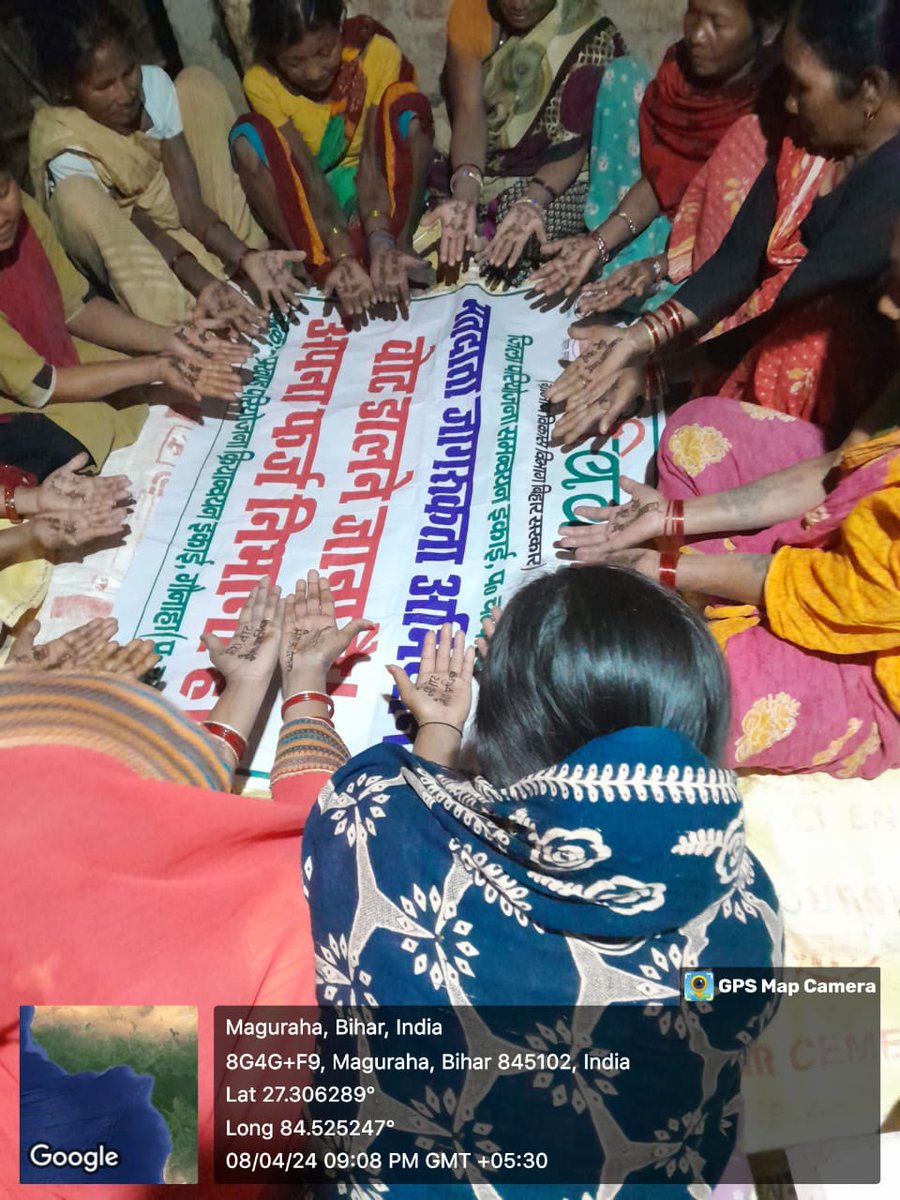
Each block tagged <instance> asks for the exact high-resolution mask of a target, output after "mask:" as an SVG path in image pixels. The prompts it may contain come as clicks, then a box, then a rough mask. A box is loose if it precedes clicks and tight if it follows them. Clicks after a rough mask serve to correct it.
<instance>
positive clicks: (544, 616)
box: [475, 566, 730, 787]
mask: <svg viewBox="0 0 900 1200" xmlns="http://www.w3.org/2000/svg"><path fill="white" fill-rule="evenodd" d="M729 714H730V705H729V686H728V678H727V675H726V671H725V663H724V659H723V657H722V654H721V652H720V650H719V648H718V646H717V645H716V643H715V641H714V640H713V638H712V635H711V634H710V633H709V631H708V630H707V628H706V626H705V625H704V623H703V621H702V620H701V619H700V617H698V616H697V614H696V613H694V612H693V610H692V609H690V608H689V607H688V605H687V604H685V603H684V601H683V600H681V599H680V597H678V596H676V595H674V594H673V593H672V592H668V591H665V590H664V589H663V588H661V587H660V586H659V585H658V584H655V583H651V582H650V581H649V580H647V579H644V578H643V577H642V576H641V575H638V574H636V573H635V572H634V571H629V570H625V569H623V568H621V567H609V566H597V567H570V568H567V569H564V570H561V571H557V572H556V573H555V574H553V575H547V576H542V577H541V578H539V579H535V580H534V581H533V582H532V583H530V584H528V585H527V587H524V588H523V589H522V590H521V591H520V592H517V593H516V595H515V596H514V597H513V599H512V600H511V601H510V602H509V604H508V605H507V606H506V608H505V609H504V611H503V617H502V620H501V621H500V623H499V624H498V626H497V631H496V633H495V634H494V636H493V638H492V639H491V644H490V650H489V653H488V656H487V660H486V662H485V666H484V670H483V672H482V675H481V681H480V688H479V694H478V708H477V710H476V713H475V750H476V754H477V756H478V764H479V769H480V771H481V772H482V774H483V775H485V776H486V778H488V779H489V780H490V781H491V782H492V783H493V784H494V785H495V786H497V787H506V786H508V785H509V784H511V783H514V782H515V781H516V780H517V779H521V778H522V776H523V775H528V774H531V773H532V772H534V771H539V770H542V769H543V768H544V767H548V766H551V765H552V764H553V763H557V762H560V761H561V760H562V759H564V758H566V757H567V756H568V755H570V754H572V753H573V752H574V751H575V750H577V749H578V748H579V747H580V746H583V745H585V744H586V743H587V742H589V741H591V739H592V738H595V737H600V736H602V735H603V734H608V733H615V732H616V731H617V730H619V729H627V728H628V727H629V726H632V725H652V726H664V727H665V728H667V729H673V730H675V731H676V732H678V733H681V734H683V735H684V736H685V737H686V738H688V739H689V740H690V741H691V742H693V744H694V745H695V746H697V748H698V749H699V750H701V751H702V752H703V753H704V754H706V755H707V756H708V757H709V758H711V759H713V760H718V758H719V756H720V755H721V752H722V747H723V745H724V742H725V736H726V734H727V732H728V722H729Z"/></svg>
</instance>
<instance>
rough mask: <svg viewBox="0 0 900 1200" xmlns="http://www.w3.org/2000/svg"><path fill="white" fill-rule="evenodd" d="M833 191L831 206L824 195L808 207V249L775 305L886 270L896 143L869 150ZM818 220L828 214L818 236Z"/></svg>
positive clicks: (898, 161)
mask: <svg viewBox="0 0 900 1200" xmlns="http://www.w3.org/2000/svg"><path fill="white" fill-rule="evenodd" d="M894 140H895V141H896V139H894ZM898 145H900V144H898ZM832 196H833V201H832V204H833V207H832V206H831V205H829V200H830V199H831V197H826V198H825V200H824V201H822V211H821V212H820V213H816V212H815V210H813V212H812V213H810V217H809V218H808V221H809V222H810V226H811V228H810V244H809V252H808V253H807V254H806V256H805V258H803V259H802V260H801V262H799V263H798V264H797V268H796V270H795V271H794V273H793V274H792V275H791V277H790V279H789V280H788V281H787V283H786V284H785V285H784V287H783V288H782V289H781V292H780V294H779V296H778V299H777V300H776V301H775V305H774V307H775V308H781V307H782V306H783V305H786V304H798V303H802V302H803V301H805V300H812V299H815V298H816V297H817V296H822V295H824V294H825V293H826V292H831V291H834V290H835V288H838V287H841V286H842V285H844V284H853V283H868V282H870V281H874V280H877V279H878V278H879V277H880V276H881V275H882V274H884V272H886V271H887V269H888V267H889V265H890V251H891V236H892V233H893V228H894V223H895V221H896V220H897V217H898V216H900V149H898V148H897V147H895V146H894V145H893V144H891V145H890V146H885V147H884V153H882V154H873V155H872V157H871V158H870V159H869V160H868V161H867V162H866V163H864V164H862V165H861V166H859V167H857V169H856V170H855V171H853V172H852V173H851V174H850V175H849V176H848V177H847V179H846V180H845V181H844V183H843V184H842V185H841V187H840V188H838V189H837V190H836V191H835V192H834V193H832ZM829 208H831V211H828V209H829ZM817 220H821V221H822V222H823V224H824V223H825V221H826V220H827V225H825V227H824V228H823V229H822V232H821V234H818V236H817V233H818V231H816V230H815V228H814V225H813V223H814V222H815V221H817ZM804 233H806V222H804Z"/></svg>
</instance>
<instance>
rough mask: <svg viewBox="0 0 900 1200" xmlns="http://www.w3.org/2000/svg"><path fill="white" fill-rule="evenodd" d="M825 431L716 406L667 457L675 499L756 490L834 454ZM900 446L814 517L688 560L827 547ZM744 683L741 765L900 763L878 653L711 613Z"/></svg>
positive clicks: (670, 446)
mask: <svg viewBox="0 0 900 1200" xmlns="http://www.w3.org/2000/svg"><path fill="white" fill-rule="evenodd" d="M825 449H826V446H825V437H824V434H823V432H822V430H820V429H818V428H817V427H816V426H814V425H811V424H809V423H808V422H806V421H801V420H798V419H796V418H794V417H791V416H789V415H787V414H785V413H778V412H775V411H773V410H770V409H764V408H760V407H758V406H756V405H752V404H746V403H739V402H737V401H733V400H725V399H723V398H721V397H708V398H705V399H701V400H695V401H693V402H692V403H690V404H687V405H685V406H684V408H682V409H680V410H679V411H678V412H677V413H676V414H675V415H674V416H673V417H671V418H670V419H669V421H668V423H667V425H666V431H665V434H664V436H663V440H662V443H661V445H660V449H659V454H658V458H657V462H658V466H659V486H660V490H661V491H662V492H663V494H664V495H665V496H668V497H670V498H673V499H675V498H683V499H690V498H691V497H694V496H701V495H709V494H710V493H712V492H719V491H725V490H727V489H729V488H733V487H739V486H741V485H743V484H746V483H750V482H752V481H753V480H755V479H758V478H760V477H761V476H762V475H765V474H769V473H771V472H773V471H779V470H783V469H784V468H785V467H789V466H794V465H795V464H796V463H798V462H802V461H803V460H804V459H807V458H814V457H816V456H817V455H820V454H822V453H824V451H825ZM898 455H900V447H897V448H895V449H893V450H892V451H889V452H887V453H885V454H883V455H881V456H880V457H877V458H874V459H873V460H871V461H869V462H866V463H864V464H863V465H860V466H859V467H857V468H855V469H854V470H852V471H850V472H848V473H846V474H844V475H843V476H842V477H841V479H840V481H839V483H838V484H837V486H836V487H835V488H834V489H833V490H832V491H831V492H830V493H829V495H828V497H827V499H826V501H825V503H824V504H823V505H822V506H821V507H820V508H819V509H817V510H816V511H815V512H814V513H811V514H807V516H806V517H801V518H796V519H794V520H790V521H784V522H781V523H780V524H778V525H775V526H773V527H771V528H770V529H764V530H760V531H759V532H756V533H746V534H736V535H734V536H733V537H727V538H721V537H718V538H704V539H700V540H697V541H694V542H692V543H691V545H690V546H689V547H688V549H687V550H686V551H685V552H686V553H696V552H703V553H706V554H735V553H738V554H740V553H749V554H770V553H773V552H775V551H776V550H778V549H780V548H781V547H782V546H805V547H822V546H825V545H826V544H827V543H828V542H829V540H830V539H831V538H832V537H833V536H834V535H835V533H836V531H837V530H838V529H839V528H840V526H841V525H842V523H843V522H844V521H845V520H846V518H847V516H848V515H849V514H850V512H851V511H852V510H853V508H854V507H855V506H856V505H857V503H858V502H859V501H860V500H861V499H863V498H864V497H866V496H870V495H871V494H872V493H873V492H876V491H879V490H880V489H881V488H882V487H883V486H884V485H885V481H886V477H887V472H888V467H889V465H890V464H891V462H893V461H894V460H895V459H896V458H897V457H898ZM707 616H708V617H710V619H711V628H712V632H713V633H714V635H715V636H716V637H717V640H718V641H719V642H720V644H721V645H723V647H724V653H725V657H726V660H727V662H728V668H729V674H730V677H731V684H732V720H731V729H730V732H729V738H728V745H727V749H726V761H727V764H728V765H729V766H731V767H742V768H749V769H753V770H769V771H779V772H800V773H805V772H812V771H824V772H827V773H828V774H830V775H834V776H837V777H838V778H843V779H846V778H856V777H858V778H863V779H872V778H874V777H876V776H877V775H880V774H881V773H882V772H883V771H885V770H888V769H890V768H893V767H897V766H900V719H898V715H897V713H895V712H894V710H893V708H892V707H891V705H890V704H889V703H888V700H887V698H886V696H885V693H884V692H883V690H882V688H881V687H880V686H879V683H878V681H877V679H876V678H875V675H874V664H875V656H874V655H866V654H860V655H855V656H852V657H848V656H837V655H830V654H823V653H814V652H811V651H809V650H806V649H803V648H801V647H799V646H796V645H793V644H792V643H790V642H788V641H785V640H783V639H782V638H780V637H778V636H776V635H775V634H774V633H773V632H772V631H771V630H770V629H769V628H768V627H767V625H766V618H765V614H764V613H760V611H759V610H758V609H757V608H755V607H754V606H752V605H740V606H738V605H730V606H728V607H721V606H720V607H716V608H713V609H708V610H707Z"/></svg>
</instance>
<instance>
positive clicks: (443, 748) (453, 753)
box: [413, 723, 462, 770]
mask: <svg viewBox="0 0 900 1200" xmlns="http://www.w3.org/2000/svg"><path fill="white" fill-rule="evenodd" d="M461 748H462V731H461V730H460V731H459V732H457V731H456V727H455V726H453V727H450V726H444V725H440V724H430V723H426V724H424V725H420V726H419V729H418V731H417V733H416V740H415V743H414V744H413V754H417V755H418V756H419V758H426V759H428V761H429V762H433V763H440V765H441V766H443V767H450V769H451V770H455V769H456V767H457V766H458V765H459V752H460V749H461Z"/></svg>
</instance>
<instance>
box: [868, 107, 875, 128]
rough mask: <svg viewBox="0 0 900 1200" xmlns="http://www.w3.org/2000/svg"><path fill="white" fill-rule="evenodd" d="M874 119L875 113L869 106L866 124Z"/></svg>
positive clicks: (869, 123)
mask: <svg viewBox="0 0 900 1200" xmlns="http://www.w3.org/2000/svg"><path fill="white" fill-rule="evenodd" d="M874 120H875V114H874V113H873V112H872V110H871V108H867V109H866V124H867V125H871V124H872V122H873V121H874Z"/></svg>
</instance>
